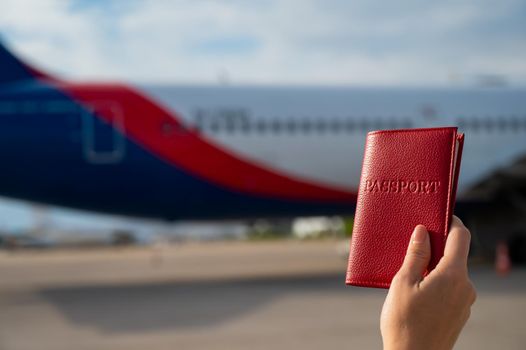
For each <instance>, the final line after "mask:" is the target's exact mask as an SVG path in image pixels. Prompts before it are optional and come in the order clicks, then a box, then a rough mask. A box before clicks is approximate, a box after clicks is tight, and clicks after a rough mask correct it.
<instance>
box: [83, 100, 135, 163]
mask: <svg viewBox="0 0 526 350" xmlns="http://www.w3.org/2000/svg"><path fill="white" fill-rule="evenodd" d="M82 145H83V153H84V158H85V159H86V161H87V162H88V163H92V164H114V163H118V162H120V161H121V160H122V159H123V158H124V155H125V151H126V149H125V148H126V142H125V139H124V113H123V111H122V108H121V107H120V105H119V104H117V103H114V102H111V101H107V102H106V101H101V102H94V103H90V105H89V109H88V110H85V111H84V112H83V113H82Z"/></svg>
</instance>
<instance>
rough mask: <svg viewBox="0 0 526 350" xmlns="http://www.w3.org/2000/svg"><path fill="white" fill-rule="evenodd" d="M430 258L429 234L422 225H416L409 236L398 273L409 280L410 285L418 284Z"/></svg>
mask: <svg viewBox="0 0 526 350" xmlns="http://www.w3.org/2000/svg"><path fill="white" fill-rule="evenodd" d="M430 258H431V245H430V243H429V234H428V232H427V230H426V228H425V227H424V226H423V225H418V226H416V227H415V229H414V231H413V234H412V235H411V240H410V241H409V245H408V247H407V252H406V255H405V258H404V262H403V264H402V267H401V268H400V272H401V273H402V275H403V276H405V277H407V278H409V282H410V283H412V284H415V283H418V282H420V281H421V280H422V276H423V275H424V272H425V271H426V269H427V266H428V265H429V259H430Z"/></svg>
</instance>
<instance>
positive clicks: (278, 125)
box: [271, 119, 281, 133]
mask: <svg viewBox="0 0 526 350" xmlns="http://www.w3.org/2000/svg"><path fill="white" fill-rule="evenodd" d="M271 126H272V131H274V132H275V133H279V132H280V131H281V123H280V121H279V120H278V119H275V120H273V121H272V123H271Z"/></svg>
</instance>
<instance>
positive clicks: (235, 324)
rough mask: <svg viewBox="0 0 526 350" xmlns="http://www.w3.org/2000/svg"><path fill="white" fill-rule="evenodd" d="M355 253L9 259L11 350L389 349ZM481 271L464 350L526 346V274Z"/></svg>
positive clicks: (188, 252)
mask: <svg viewBox="0 0 526 350" xmlns="http://www.w3.org/2000/svg"><path fill="white" fill-rule="evenodd" d="M346 244H347V243H346V242H342V241H334V240H322V241H306V242H304V241H272V242H209V243H185V244H178V245H167V246H161V245H157V246H153V247H133V248H121V249H116V248H112V249H109V248H106V249H90V250H80V251H71V250H69V251H67V250H59V251H36V252H35V251H33V252H31V251H20V252H0V276H1V279H0V350H26V349H27V350H29V349H39V350H51V349H52V350H70V349H112V350H115V349H126V350H135V349H141V350H142V349H156V350H162V349H229V350H235V349H304V350H306V349H379V348H381V340H380V335H379V331H378V319H379V313H380V310H381V307H382V303H383V299H384V297H385V293H386V292H385V291H384V290H375V289H361V288H354V287H346V286H345V285H344V284H343V279H344V272H345V265H346V261H345V257H344V255H345V254H344V251H345V246H346ZM471 274H472V278H473V281H474V283H475V285H476V287H477V290H478V294H479V298H478V301H477V303H476V304H475V306H474V308H473V312H472V316H471V319H470V321H469V323H468V324H467V326H466V328H465V330H464V332H463V333H462V335H461V338H460V339H459V341H458V344H457V347H456V349H477V350H481V349H496V348H499V349H525V348H526V270H521V269H514V270H512V271H511V273H510V274H509V275H508V276H507V277H498V276H497V275H496V274H495V273H494V272H493V270H492V268H491V267H490V266H473V267H472V268H471Z"/></svg>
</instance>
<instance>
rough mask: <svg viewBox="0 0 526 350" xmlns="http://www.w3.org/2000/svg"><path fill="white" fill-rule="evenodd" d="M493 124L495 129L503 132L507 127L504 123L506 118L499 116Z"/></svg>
mask: <svg viewBox="0 0 526 350" xmlns="http://www.w3.org/2000/svg"><path fill="white" fill-rule="evenodd" d="M495 124H496V125H497V127H498V128H499V129H500V130H501V131H504V130H506V127H507V125H506V124H507V123H506V118H504V117H502V116H500V117H498V118H497V119H496V121H495Z"/></svg>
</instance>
